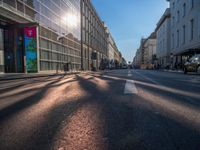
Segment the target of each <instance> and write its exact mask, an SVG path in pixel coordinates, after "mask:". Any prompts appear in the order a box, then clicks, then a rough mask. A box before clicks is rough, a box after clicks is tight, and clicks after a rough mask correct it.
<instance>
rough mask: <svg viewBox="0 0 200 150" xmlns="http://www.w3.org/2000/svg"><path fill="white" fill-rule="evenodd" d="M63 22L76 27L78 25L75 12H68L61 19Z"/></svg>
mask: <svg viewBox="0 0 200 150" xmlns="http://www.w3.org/2000/svg"><path fill="white" fill-rule="evenodd" d="M62 21H63V23H64V24H66V25H67V26H68V27H71V28H73V27H77V26H78V22H79V21H78V17H77V16H76V15H75V14H72V13H68V14H67V15H65V16H64V17H63V19H62Z"/></svg>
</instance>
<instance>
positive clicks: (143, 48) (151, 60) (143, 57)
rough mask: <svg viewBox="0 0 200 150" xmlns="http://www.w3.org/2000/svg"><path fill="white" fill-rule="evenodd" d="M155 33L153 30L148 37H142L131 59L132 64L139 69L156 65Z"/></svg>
mask: <svg viewBox="0 0 200 150" xmlns="http://www.w3.org/2000/svg"><path fill="white" fill-rule="evenodd" d="M155 57H156V33H155V32H153V33H152V34H151V35H150V36H149V37H148V38H142V39H141V41H140V47H139V49H138V50H137V51H136V54H135V57H134V59H133V66H134V67H135V68H141V69H152V68H154V66H155V65H156V62H155V61H156V59H155Z"/></svg>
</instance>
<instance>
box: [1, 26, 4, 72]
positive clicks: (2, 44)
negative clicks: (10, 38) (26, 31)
mask: <svg viewBox="0 0 200 150" xmlns="http://www.w3.org/2000/svg"><path fill="white" fill-rule="evenodd" d="M3 37H4V33H3V29H0V73H4V38H3Z"/></svg>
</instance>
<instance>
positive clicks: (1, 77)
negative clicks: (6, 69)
mask: <svg viewBox="0 0 200 150" xmlns="http://www.w3.org/2000/svg"><path fill="white" fill-rule="evenodd" d="M78 73H81V71H70V72H67V73H66V74H65V73H64V72H59V73H56V72H41V73H29V74H25V73H5V74H0V81H3V80H16V79H28V78H38V77H49V76H56V75H64V74H65V75H72V74H78Z"/></svg>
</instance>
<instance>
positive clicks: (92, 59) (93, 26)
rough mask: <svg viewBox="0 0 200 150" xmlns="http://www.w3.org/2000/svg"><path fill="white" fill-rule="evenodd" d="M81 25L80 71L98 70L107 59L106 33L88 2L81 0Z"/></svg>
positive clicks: (88, 0) (87, 0)
mask: <svg viewBox="0 0 200 150" xmlns="http://www.w3.org/2000/svg"><path fill="white" fill-rule="evenodd" d="M81 24H82V26H81V27H82V29H81V39H82V40H81V49H82V58H83V59H82V64H83V65H82V69H83V70H90V69H93V68H95V69H99V67H100V64H101V61H103V60H104V59H105V58H107V57H108V52H107V45H108V43H107V33H106V27H105V25H104V23H103V22H102V21H101V19H100V17H99V16H98V14H97V12H96V10H95V8H94V7H93V5H92V3H91V1H90V0H81Z"/></svg>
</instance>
